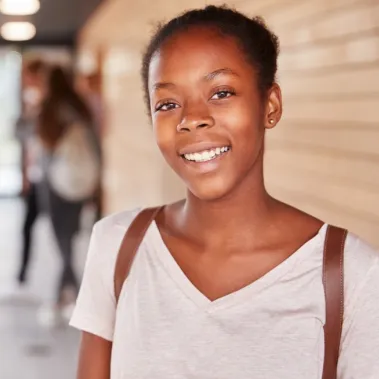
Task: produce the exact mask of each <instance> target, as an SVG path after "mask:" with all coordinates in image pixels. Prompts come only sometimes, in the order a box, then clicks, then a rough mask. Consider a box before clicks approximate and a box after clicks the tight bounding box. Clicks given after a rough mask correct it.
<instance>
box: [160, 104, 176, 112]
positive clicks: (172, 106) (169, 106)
mask: <svg viewBox="0 0 379 379" xmlns="http://www.w3.org/2000/svg"><path fill="white" fill-rule="evenodd" d="M177 107H178V104H175V103H173V102H166V103H163V104H159V105H158V106H157V107H156V108H155V111H156V112H158V111H163V112H167V111H171V110H172V109H175V108H177Z"/></svg>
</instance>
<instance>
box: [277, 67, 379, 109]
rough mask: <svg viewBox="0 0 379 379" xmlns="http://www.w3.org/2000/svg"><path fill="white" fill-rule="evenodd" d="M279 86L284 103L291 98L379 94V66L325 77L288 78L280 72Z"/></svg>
mask: <svg viewBox="0 0 379 379" xmlns="http://www.w3.org/2000/svg"><path fill="white" fill-rule="evenodd" d="M279 84H280V85H281V87H282V89H283V92H284V95H285V96H284V103H286V102H287V101H288V99H289V97H290V96H293V95H296V94H298V98H307V97H308V98H311V97H312V96H315V95H316V96H317V97H318V96H319V95H323V94H325V95H335V97H336V98H338V95H343V96H346V95H353V96H354V95H356V96H357V97H358V96H361V94H364V93H366V94H373V93H374V94H378V93H379V64H378V65H377V66H375V67H371V68H369V69H367V70H360V71H355V72H353V73H352V72H349V71H342V72H333V73H330V74H325V75H323V76H304V75H302V76H296V75H295V76H286V75H281V74H280V72H279Z"/></svg>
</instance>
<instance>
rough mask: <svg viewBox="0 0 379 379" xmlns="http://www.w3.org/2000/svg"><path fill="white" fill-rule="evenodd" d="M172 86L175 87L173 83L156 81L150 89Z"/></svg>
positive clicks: (155, 89)
mask: <svg viewBox="0 0 379 379" xmlns="http://www.w3.org/2000/svg"><path fill="white" fill-rule="evenodd" d="M173 87H175V84H173V83H164V82H161V83H159V82H158V83H155V84H154V85H153V88H152V91H158V90H159V89H165V88H173Z"/></svg>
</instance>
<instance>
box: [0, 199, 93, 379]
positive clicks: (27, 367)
mask: <svg viewBox="0 0 379 379" xmlns="http://www.w3.org/2000/svg"><path fill="white" fill-rule="evenodd" d="M23 212H24V205H23V202H22V201H21V200H18V199H2V200H0V378H1V379H52V378H54V379H74V378H75V368H76V356H77V348H78V342H79V333H78V332H76V331H75V330H73V329H71V328H69V327H68V326H62V327H59V328H55V329H52V328H48V327H46V326H43V325H41V323H40V322H39V321H38V317H37V315H38V310H39V309H40V307H41V305H42V304H46V303H49V302H51V300H52V299H53V298H54V292H55V286H56V284H55V282H56V280H57V275H58V272H59V263H60V262H59V255H58V252H57V247H56V245H55V241H54V239H53V236H52V234H51V229H50V224H49V222H48V220H47V218H46V217H41V218H40V219H39V220H38V222H37V224H36V226H35V230H34V241H33V250H32V263H31V267H30V271H29V279H28V284H27V286H26V288H25V289H23V290H22V291H21V292H20V289H19V288H18V286H17V285H16V284H15V277H16V271H17V265H18V261H19V259H20V257H19V251H20V247H21V246H20V245H21V243H20V241H21V238H20V230H21V225H22V218H23ZM86 213H88V212H86ZM86 218H87V217H86ZM88 237H89V230H88V228H87V230H84V231H83V232H81V234H80V235H79V236H78V238H77V241H76V250H77V254H76V262H75V263H76V265H75V266H76V269H77V270H78V272H81V270H82V269H83V264H84V260H85V253H86V248H87V245H88ZM25 292H26V293H27V295H25Z"/></svg>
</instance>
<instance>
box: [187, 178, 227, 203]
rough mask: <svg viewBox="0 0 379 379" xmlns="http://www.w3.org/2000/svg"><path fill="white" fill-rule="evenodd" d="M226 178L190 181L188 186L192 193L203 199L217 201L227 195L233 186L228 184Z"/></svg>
mask: <svg viewBox="0 0 379 379" xmlns="http://www.w3.org/2000/svg"><path fill="white" fill-rule="evenodd" d="M228 184H230V183H227V182H226V181H225V180H224V179H221V178H220V179H218V180H217V179H213V180H206V179H203V180H199V181H197V182H196V183H188V182H187V188H188V190H189V192H191V194H192V195H193V196H194V197H196V198H198V199H199V200H203V201H217V200H221V199H223V198H224V197H225V196H227V195H228V194H229V193H230V192H231V190H232V188H233V186H232V185H228Z"/></svg>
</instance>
